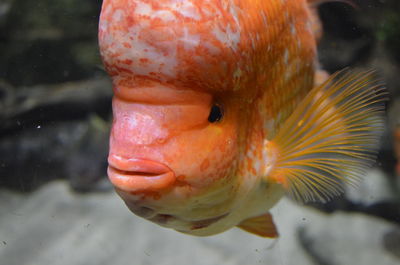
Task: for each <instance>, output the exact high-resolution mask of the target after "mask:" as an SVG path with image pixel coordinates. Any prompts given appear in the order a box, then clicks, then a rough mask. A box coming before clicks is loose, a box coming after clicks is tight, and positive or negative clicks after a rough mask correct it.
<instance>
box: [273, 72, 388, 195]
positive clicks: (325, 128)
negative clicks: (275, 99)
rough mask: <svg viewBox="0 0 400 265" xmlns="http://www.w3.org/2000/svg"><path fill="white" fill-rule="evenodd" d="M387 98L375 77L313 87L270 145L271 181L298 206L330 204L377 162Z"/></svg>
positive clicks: (339, 78) (345, 77)
mask: <svg viewBox="0 0 400 265" xmlns="http://www.w3.org/2000/svg"><path fill="white" fill-rule="evenodd" d="M386 100H387V92H386V89H385V87H384V86H383V84H382V82H381V81H380V80H379V79H377V78H376V75H375V74H374V72H372V71H366V72H351V71H347V70H345V71H341V72H338V73H336V74H334V75H333V76H332V77H330V78H329V79H328V80H327V81H325V82H324V83H323V84H321V85H320V86H317V87H315V88H314V89H312V90H311V91H310V93H309V94H308V95H307V96H306V97H305V98H304V100H303V101H302V102H301V103H300V104H299V105H298V106H297V108H296V109H295V110H294V111H293V113H292V115H291V116H290V117H289V118H288V119H287V120H286V121H285V122H284V124H283V125H282V126H281V128H280V129H279V132H278V134H277V135H276V137H275V138H274V139H273V141H272V142H269V143H268V144H269V145H270V146H269V147H268V146H267V148H268V149H270V150H274V153H275V154H276V162H275V164H274V165H273V170H272V171H271V172H270V173H269V174H268V176H267V180H269V181H275V182H278V183H280V184H282V186H283V188H284V189H285V190H286V192H287V194H289V195H290V196H291V197H293V198H294V199H296V200H299V201H326V200H329V199H330V198H332V197H333V196H335V195H338V194H340V193H342V192H343V190H344V185H343V184H344V183H348V184H355V183H356V182H357V180H358V179H359V177H360V176H362V175H363V174H365V173H366V171H367V170H368V168H369V167H370V166H371V165H373V163H374V162H375V157H376V153H377V149H378V146H379V138H380V136H381V132H382V131H383V128H384V120H383V115H384V109H385V104H384V103H385V101H386Z"/></svg>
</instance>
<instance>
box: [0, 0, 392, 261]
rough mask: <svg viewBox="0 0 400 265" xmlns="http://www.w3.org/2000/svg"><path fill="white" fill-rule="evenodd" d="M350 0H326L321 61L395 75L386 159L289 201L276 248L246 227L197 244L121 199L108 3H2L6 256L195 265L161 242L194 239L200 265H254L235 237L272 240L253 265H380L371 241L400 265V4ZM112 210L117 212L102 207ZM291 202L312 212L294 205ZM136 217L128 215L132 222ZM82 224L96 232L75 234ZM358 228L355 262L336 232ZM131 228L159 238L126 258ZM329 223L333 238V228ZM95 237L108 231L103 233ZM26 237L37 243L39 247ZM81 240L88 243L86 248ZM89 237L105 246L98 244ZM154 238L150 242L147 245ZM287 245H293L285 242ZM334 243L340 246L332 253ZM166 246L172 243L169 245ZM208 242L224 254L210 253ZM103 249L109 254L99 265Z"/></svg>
mask: <svg viewBox="0 0 400 265" xmlns="http://www.w3.org/2000/svg"><path fill="white" fill-rule="evenodd" d="M321 2H324V1H321ZM343 2H346V1H337V2H332V3H324V4H321V5H320V7H319V10H318V11H319V13H320V16H321V19H322V21H323V31H324V33H323V37H322V39H321V40H320V42H319V58H320V61H321V65H322V67H323V68H324V69H326V70H327V71H328V72H330V73H332V72H334V71H336V70H339V69H342V68H344V67H347V66H351V67H359V68H373V69H377V70H378V71H379V73H380V75H381V76H382V77H383V79H384V80H385V82H386V84H387V87H388V89H389V91H390V97H391V101H390V102H389V104H388V106H387V109H388V112H387V113H388V119H387V126H386V130H385V133H384V137H383V138H382V146H381V150H380V152H379V159H378V162H377V164H376V166H375V167H374V168H373V169H372V170H371V174H370V175H369V176H368V177H367V178H366V180H365V181H364V182H363V183H361V187H360V188H359V189H358V190H349V192H348V193H346V194H345V196H343V197H342V198H339V199H337V200H335V201H333V202H331V203H329V204H324V205H322V204H313V205H308V206H307V207H304V206H292V202H289V201H285V202H284V205H286V206H285V207H286V209H292V210H291V211H292V213H293V214H297V215H296V217H293V216H291V215H290V214H289V213H287V210H285V207H283V206H281V208H279V207H278V210H276V211H278V213H277V215H279V213H280V215H281V217H282V218H289V219H291V221H290V222H289V223H287V226H290V228H289V227H283V228H280V230H285V231H290V233H288V237H286V239H285V237H283V238H284V239H282V240H281V241H280V246H279V247H274V246H273V243H271V241H268V242H269V243H268V244H271V246H268V247H265V244H266V243H265V241H260V239H253V237H252V236H251V237H247V235H246V236H243V235H242V234H241V232H228V233H227V235H222V236H217V237H214V238H213V239H196V238H192V237H190V239H186V237H185V236H182V235H180V234H177V233H175V232H170V231H168V232H166V231H165V230H163V229H161V228H158V227H157V228H154V227H155V226H154V225H152V224H147V223H145V222H144V223H142V222H143V221H142V220H139V218H138V217H134V216H130V214H128V213H127V212H128V210H127V209H125V208H124V207H123V205H122V201H119V200H118V199H116V198H115V197H116V195H115V194H114V193H113V192H112V187H111V185H110V184H109V182H108V181H107V178H106V166H107V164H106V158H107V151H108V133H109V128H110V123H111V118H112V116H111V97H112V90H111V83H110V80H109V79H108V77H107V75H106V74H105V72H104V70H103V67H102V64H101V61H100V57H99V51H98V46H97V25H98V18H99V13H100V8H101V1H99V0H85V1H82V0H58V1H53V0H35V1H26V0H0V201H1V202H0V263H1V264H5V265H10V264H19V265H21V264H64V263H63V262H65V264H92V263H93V264H109V262H111V261H112V262H116V261H118V260H119V261H120V262H121V264H127V263H126V262H129V263H130V264H154V263H155V262H156V261H157V263H161V264H185V263H184V262H185V259H186V258H190V257H191V255H192V254H190V253H186V252H185V253H186V254H182V253H181V255H180V256H179V255H178V256H174V255H171V253H170V252H169V251H168V247H167V246H166V245H163V244H162V243H161V242H167V241H168V240H172V241H174V242H175V243H176V244H177V246H180V247H182V248H183V247H184V246H193V247H194V248H196V249H197V251H200V252H198V253H200V254H198V255H199V259H202V260H203V261H202V262H199V263H198V264H243V263H242V262H249V259H243V256H235V255H238V253H240V251H238V249H239V250H241V248H238V247H237V246H236V247H232V246H226V244H229V243H231V242H232V240H233V241H236V240H237V239H240V240H244V239H243V238H245V239H246V240H247V241H246V242H250V241H251V243H249V244H248V245H249V246H248V248H249V249H250V248H252V247H253V246H257V245H258V246H259V244H262V245H263V247H258V248H257V247H254V248H255V249H257V251H255V250H254V249H251V250H249V251H251V254H249V253H247V254H246V255H245V256H246V257H248V258H250V260H252V259H254V264H256V263H262V264H303V263H301V260H302V259H301V258H300V259H299V258H297V261H296V259H295V260H294V261H293V262H297V263H291V261H290V260H291V259H290V258H287V257H286V256H287V255H292V254H293V253H292V254H288V253H285V249H290V251H294V252H296V251H298V252H302V253H301V254H298V255H300V256H301V255H303V256H304V257H303V256H302V257H303V260H304V264H318V265H335V264H352V265H354V264H364V265H366V264H376V263H372V262H374V261H375V260H374V259H373V258H370V259H369V258H368V254H365V253H367V252H368V251H370V249H365V248H366V247H371V246H374V248H376V249H378V248H379V254H376V255H378V257H379V260H378V261H379V262H381V263H379V264H382V265H384V264H396V263H397V262H398V263H397V264H400V228H399V226H400V192H399V191H400V164H399V161H400V1H398V0H359V1H352V2H354V3H356V5H357V7H355V8H354V7H352V6H350V5H348V4H346V3H343ZM60 180H61V181H60ZM34 199H36V200H37V201H36V203H35V202H34ZM287 204H289V206H288V205H287ZM105 205H109V207H111V208H113V209H112V210H111V209H110V208H102V207H101V206H103V207H105ZM115 205H118V206H115ZM41 206H43V207H41ZM60 207H61V208H60ZM62 207H64V208H62ZM118 207H120V208H118ZM282 207H283V208H282ZM292 207H303V208H296V209H297V210H293V209H295V208H292ZM46 209H47V212H46ZM116 209H120V211H121V212H123V213H121V212H119V211H116ZM307 211H311V212H310V213H308V212H307ZM66 213H68V214H69V215H68V216H67V217H66V216H64V215H65V214H66ZM307 214H311V216H314V217H315V216H320V215H321V217H315V218H316V219H315V220H317V221H316V222H318V224H317V223H309V224H308V226H307V224H306V223H304V220H303V219H306V218H305V217H304V216H306V215H307ZM335 214H336V215H335ZM36 215H39V216H41V217H42V219H40V218H39V217H37V218H36V219H35V220H36V221H35V222H36V223H35V222H34V221H32V222H33V223H29V222H27V221H26V222H25V221H24V222H21V220H27V219H28V220H29V218H31V217H32V216H36ZM120 215H121V216H120ZM61 216H62V218H61ZM82 216H84V217H85V218H86V219H85V220H86V221H85V222H83V221H82ZM110 216H111V217H112V218H110ZM125 216H129V217H126V218H129V219H126V221H121V220H125V219H124V218H125ZM332 216H336V217H332ZM337 216H339V217H337ZM349 216H350V217H349ZM314 217H310V220H311V219H313V218H314ZM51 218H53V219H54V218H60V222H61V224H63V222H62V220H64V221H65V222H66V223H65V224H64V225H60V223H58V225H60V226H59V227H57V226H54V227H52V226H51V225H50V226H47V225H45V224H46V220H49V219H51ZM99 218H100V219H102V222H106V223H102V225H100V224H99V223H97V224H98V226H97V229H98V230H96V231H97V232H95V230H94V229H92V230H91V231H90V229H89V225H91V224H92V225H93V224H94V223H96V222H98V221H99ZM115 218H117V219H118V220H119V222H123V223H118V224H119V225H121V226H122V227H121V229H120V230H118V231H119V232H118V231H115V230H114V229H117V228H115V227H114V228H112V229H111V231H114V232H113V235H114V236H115V235H116V234H117V235H118V237H115V238H114V240H115V241H114V242H113V243H112V246H109V245H107V244H108V243H107V242H108V241H107V238H109V237H108V236H110V235H105V234H104V238H101V239H99V238H98V236H99V234H101V233H102V232H101V231H104V227H108V226H110V227H113V225H116V224H115V223H112V222H113V221H114V222H115ZM318 218H320V219H318ZM335 218H336V219H337V218H339V221H337V223H335V222H334V221H332V220H335ZM348 218H350V219H348ZM352 218H353V219H354V218H356V219H354V220H356V221H355V223H353V224H355V225H354V226H352V225H349V224H350V222H351V221H352V220H353V219H352ZM370 218H371V219H370ZM33 219H34V218H33ZM2 220H3V221H2ZM66 220H69V221H68V222H67V221H66ZM88 220H89V221H88ZM105 220H110V221H109V222H108V221H105ZM354 220H353V221H354ZM371 220H372V221H371ZM135 222H136V223H135ZM282 222H284V221H282ZM299 222H300V223H301V222H303V225H299ZM364 222H366V223H364ZM369 222H372V223H371V224H370V223H369ZM17 224H18V226H16V225H17ZM88 224H89V225H88ZM357 224H358V225H357ZM359 224H361V225H359ZM73 225H75V226H77V225H78V226H82V227H84V228H85V229H83V230H82V231H81V230H79V231H78V230H71V227H73ZM347 225H349V227H352V229H356V228H357V227H361V228H362V229H364V230H362V231H361V230H360V231H358V233H362V236H361V237H360V242H352V243H351V244H352V245H354V244H359V246H360V251H361V252H360V255H361V253H364V254H363V255H364V256H359V257H354V258H356V259H355V260H354V261H353V262H352V263H346V262H349V261H348V259H346V258H347V257H349V258H351V256H352V255H351V251H349V249H346V248H342V249H341V248H340V247H339V246H344V245H343V244H342V242H349V241H348V240H347V238H346V233H344V234H343V235H342V234H340V233H338V232H337V230H335V229H333V228H340V229H343V227H345V226H347ZM127 227H129V229H133V230H135V229H136V230H135V231H138V227H142V228H143V229H139V230H140V231H142V232H139V234H143V233H144V232H143V231H148V233H150V234H147V237H148V238H147V239H138V238H136V241H135V240H134V241H128V242H131V243H132V242H136V243H135V244H137V245H136V246H132V248H135V249H136V250H135V251H138V250H137V249H142V250H143V251H139V252H134V253H136V254H135V255H136V256H135V257H131V256H129V255H128V254H124V255H121V254H117V253H115V252H119V251H124V252H126V251H128V252H129V251H132V250H129V249H123V250H121V249H120V248H118V247H117V246H121V248H122V246H126V243H127V241H126V240H128V238H130V236H128V235H127V234H126V233H125V232H126V229H127ZM278 227H279V225H278ZM310 227H313V229H314V230H313V229H311V228H310ZM354 227H355V228H354ZM39 228H41V229H42V230H40V229H39ZM361 228H360V229H361ZM35 229H38V230H37V233H36V234H35V235H36V237H35V236H33V235H32V231H34V230H35ZM146 229H147V230H146ZM158 229H159V230H158ZM326 230H331V233H328V234H324V231H325V232H326ZM38 231H41V232H40V233H39V232H38ZM74 231H75V232H74ZM111 231H109V233H111ZM155 231H156V232H157V233H158V234H157V235H156V234H154V233H155ZM372 231H374V232H372ZM377 231H379V234H376V233H378V232H377ZM71 233H72V234H71ZM74 233H75V234H74ZM169 233H171V234H169ZM229 233H231V234H229ZM238 233H239V234H238ZM46 234H48V235H49V236H48V237H47V236H46ZM52 234H54V235H58V236H60V235H63V237H65V238H69V239H68V240H69V241H68V240H67V239H66V240H67V241H65V242H63V243H59V244H60V247H61V246H62V247H64V249H65V251H63V252H57V251H58V250H55V249H54V248H51V249H52V250H51V249H50V250H49V245H52V243H50V242H55V238H57V240H59V237H58V236H57V237H55V236H51V235H52ZM289 234H290V235H289ZM74 235H75V237H74ZM151 235H153V236H154V237H152V236H151ZM284 235H285V233H284ZM321 235H322V236H321ZM323 235H325V238H324V236H323ZM340 235H342V237H341V236H340ZM364 235H365V237H364ZM368 235H374V237H375V239H374V240H377V241H376V242H375V241H373V242H372V241H371V242H372V243H371V244H372V245H363V244H362V241H363V240H367V241H368V240H370V239H369V237H368ZM94 236H97V238H95V239H93V237H94ZM347 236H348V235H347ZM143 237H146V234H143ZM219 237H220V238H219ZM337 237H338V238H337ZM354 237H357V236H353V238H354ZM24 238H30V239H32V240H35V242H36V243H28V242H27V241H26V240H24ZM82 238H85V240H83V242H84V243H82ZM91 238H92V239H91ZM357 238H358V237H357ZM376 238H379V239H376ZM289 239H293V240H294V241H295V242H291V241H290V240H289ZM333 239H335V240H336V241H335V240H333ZM74 240H76V242H78V241H79V242H81V243H80V244H83V245H81V247H80V252H79V253H80V254H79V255H77V256H74V257H70V256H69V254H71V253H75V252H76V248H75V247H76V244H77V243H76V242H75V241H74ZM90 240H95V241H96V240H97V242H103V243H104V245H101V246H99V245H95V244H94V243H93V241H90ZM99 240H100V241H99ZM102 240H103V241H102ZM129 240H131V239H129ZM138 240H139V241H138ZM143 240H144V241H143ZM146 240H147V241H146ZM176 240H177V241H176ZM187 240H189V241H190V243H189V244H187V242H188V241H187ZM219 240H220V241H219ZM285 240H286V241H285ZM293 240H292V241H293ZM332 240H333V241H332ZM289 241H290V243H288V242H289ZM331 241H332V242H331ZM1 242H2V243H1ZM45 242H47V243H46V244H45ZM57 242H58V241H57ZM143 242H147V243H146V244H148V245H146V246H143V245H141V244H144V243H143ZM222 242H225V243H222ZM261 242H263V243H261ZM284 242H286V243H287V244H290V246H291V247H285V246H284V244H286V243H284ZM327 242H330V244H331V245H329V244H328V245H327V246H325V247H326V249H322V250H321V248H322V247H321V246H324V244H327ZM335 242H336V243H335ZM103 243H102V244H103ZM375 243H376V244H375ZM40 244H41V245H40ZM99 244H100V243H99ZM180 244H182V245H180ZM191 244H192V245H191ZM224 244H225V245H224ZM335 244H336V245H335ZM149 245H152V246H158V247H157V250H155V248H154V247H150V249H152V250H153V251H154V252H152V253H150V252H151V251H150V250H148V251H147V252H146V250H145V249H149ZM33 246H34V247H33ZM205 246H208V247H205ZM100 247H101V248H103V247H108V249H113V247H114V248H115V249H114V250H115V252H112V253H111V251H110V250H109V251H108V252H103V256H104V257H103V256H102V255H100V253H98V252H96V251H99V248H100ZM159 248H162V249H163V250H162V251H161V252H160V249H159ZM208 248H210V249H217V251H218V252H219V253H225V254H224V255H222V254H221V255H219V254H218V255H217V254H215V253H214V252H210V253H214V254H210V253H209V252H207V251H208ZM199 249H200V250H199ZM261 249H263V254H262V255H261V254H260V253H259V252H260V251H261ZM271 249H272V250H271ZM276 249H278V250H276ZM376 249H375V250H371V251H372V252H371V253H375V252H374V251H376ZM95 250H96V251H95ZM172 250H176V249H172ZM68 251H70V252H68ZM178 251H179V250H178ZM202 251H203V252H202ZM335 251H336V252H335ZM155 252H157V254H155ZM272 252H273V253H272ZM24 253H25V254H26V256H24V255H25V254H24ZM38 253H41V254H40V255H39V254H38ZM44 253H45V254H44ZM46 253H47V254H46ZM60 253H61V254H60ZM104 253H106V254H107V255H105V254H104ZM132 253H133V252H132ZM160 253H161V254H160ZM235 253H236V254H235ZM296 253H297V252H296ZM346 253H347V254H346ZM29 255H30V256H29ZM97 255H100V256H101V257H102V258H99V259H98V260H96V259H94V260H93V256H97ZM185 255H187V256H185ZM204 255H205V256H207V255H208V256H207V257H204ZM213 255H215V257H214V256H213ZM296 255H297V254H296ZM296 255H294V254H293V255H292V256H293V257H296ZM346 255H347V256H346ZM365 255H367V256H365ZM376 255H375V256H376ZM379 255H381V256H379ZM2 256H3V258H2ZM229 256H230V258H229ZM261 256H262V258H261ZM353 256H354V255H353ZM38 257H39V258H38ZM111 257H112V258H111ZM165 257H168V258H165ZM271 257H274V258H271ZM363 257H364V258H363ZM87 258H90V259H91V261H88V259H87ZM180 259H181V260H180ZM160 260H162V262H161V261H160ZM2 261H6V263H2ZM180 261H182V262H183V263H180ZM35 262H36V263H35ZM46 262H47V263H46ZM361 262H363V263H361ZM382 262H383V263H382ZM385 262H386V263H385ZM113 264H119V263H118V262H117V263H113ZM195 264H197V263H195ZM246 264H252V263H246Z"/></svg>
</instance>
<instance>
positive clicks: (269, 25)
mask: <svg viewBox="0 0 400 265" xmlns="http://www.w3.org/2000/svg"><path fill="white" fill-rule="evenodd" d="M311 2H314V3H311ZM311 2H310V1H306V0H286V1H285V0H268V1H267V0H202V1H200V0H104V1H103V6H102V12H101V17H100V25H99V43H100V51H101V56H102V59H103V62H104V65H105V68H106V71H107V72H108V74H109V75H110V76H111V78H112V80H113V89H114V99H113V115H114V116H113V117H114V119H113V124H112V131H111V136H110V153H109V158H108V162H109V167H108V176H109V179H110V180H111V182H112V184H113V185H114V186H115V188H116V191H117V193H118V194H119V195H120V196H121V198H122V199H123V200H124V201H125V203H126V205H127V206H128V207H129V209H130V210H131V211H132V212H133V213H135V214H137V215H139V216H141V217H143V218H146V219H148V220H150V221H152V222H155V223H157V224H159V225H162V226H164V227H170V228H173V229H175V230H177V231H179V232H183V233H187V234H191V235H198V236H208V235H214V234H217V233H220V232H223V231H225V230H227V229H230V228H232V227H235V226H237V227H240V228H242V229H244V230H246V231H248V232H251V233H254V234H257V235H260V236H264V237H276V236H277V230H276V228H275V225H274V223H273V221H272V216H271V214H270V213H269V212H268V211H269V209H270V208H271V207H272V206H273V205H274V204H276V203H277V202H278V200H279V199H280V198H281V197H282V196H283V195H284V194H288V195H289V196H291V197H292V198H294V199H295V200H298V201H302V202H304V201H326V200H328V199H330V198H332V197H333V196H336V195H339V194H340V193H341V192H342V191H343V183H350V184H353V183H355V182H356V181H357V179H358V178H359V177H360V176H362V175H363V174H364V173H365V171H366V170H367V169H368V168H369V166H370V165H371V164H372V163H373V162H374V160H375V153H376V150H377V147H378V138H379V137H380V132H381V131H382V128H383V112H384V101H385V100H386V91H385V88H384V87H383V85H382V82H380V81H379V80H377V79H376V77H375V74H374V73H373V72H371V71H366V72H352V71H350V70H343V71H341V72H338V73H336V74H334V75H333V76H331V77H330V78H328V79H327V80H326V81H324V82H322V84H320V85H316V86H314V76H315V73H316V65H317V63H316V61H317V59H316V37H315V33H314V32H315V30H314V29H315V28H318V27H317V26H316V24H315V23H317V22H316V18H315V15H313V14H315V11H312V9H313V8H312V7H310V5H311V4H315V2H318V1H311Z"/></svg>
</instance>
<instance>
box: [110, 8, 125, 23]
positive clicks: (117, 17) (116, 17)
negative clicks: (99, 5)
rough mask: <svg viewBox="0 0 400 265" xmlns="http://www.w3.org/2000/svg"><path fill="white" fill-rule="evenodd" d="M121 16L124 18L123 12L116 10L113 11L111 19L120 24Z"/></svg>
mask: <svg viewBox="0 0 400 265" xmlns="http://www.w3.org/2000/svg"><path fill="white" fill-rule="evenodd" d="M123 16H124V11H123V10H121V9H116V10H115V11H114V14H113V16H112V18H113V21H114V22H121V20H122V18H123Z"/></svg>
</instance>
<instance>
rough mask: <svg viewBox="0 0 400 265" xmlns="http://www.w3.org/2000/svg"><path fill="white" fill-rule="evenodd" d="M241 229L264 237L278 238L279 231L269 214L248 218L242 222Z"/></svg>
mask: <svg viewBox="0 0 400 265" xmlns="http://www.w3.org/2000/svg"><path fill="white" fill-rule="evenodd" d="M238 227H239V228H241V229H243V230H245V231H247V232H249V233H252V234H256V235H258V236H262V237H270V238H275V237H278V231H277V229H276V226H275V224H274V221H273V220H272V215H271V214H270V213H269V212H268V213H265V214H263V215H260V216H256V217H252V218H248V219H246V220H244V221H242V222H241V223H240V224H239V225H238Z"/></svg>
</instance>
